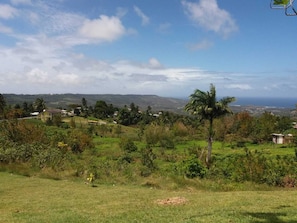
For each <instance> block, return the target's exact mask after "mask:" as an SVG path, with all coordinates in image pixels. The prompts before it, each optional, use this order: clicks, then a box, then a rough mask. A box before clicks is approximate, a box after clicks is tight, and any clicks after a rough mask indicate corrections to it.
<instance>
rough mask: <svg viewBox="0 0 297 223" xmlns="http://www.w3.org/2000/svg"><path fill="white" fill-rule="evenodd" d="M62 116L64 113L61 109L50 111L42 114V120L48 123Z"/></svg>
mask: <svg viewBox="0 0 297 223" xmlns="http://www.w3.org/2000/svg"><path fill="white" fill-rule="evenodd" d="M61 114H62V111H61V110H60V109H48V110H44V111H43V112H42V113H40V119H41V120H42V121H43V122H46V121H48V120H53V117H54V116H61Z"/></svg>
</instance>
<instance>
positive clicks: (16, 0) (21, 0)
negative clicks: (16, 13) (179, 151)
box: [11, 0, 32, 5]
mask: <svg viewBox="0 0 297 223" xmlns="http://www.w3.org/2000/svg"><path fill="white" fill-rule="evenodd" d="M11 3H12V4H13V5H21V4H23V5H31V4H32V2H31V0H11Z"/></svg>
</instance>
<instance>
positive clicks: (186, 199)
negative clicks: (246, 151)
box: [0, 173, 297, 223]
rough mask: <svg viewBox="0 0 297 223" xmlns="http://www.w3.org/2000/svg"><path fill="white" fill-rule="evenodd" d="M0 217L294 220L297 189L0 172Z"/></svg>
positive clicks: (4, 219) (5, 219) (2, 219)
mask: <svg viewBox="0 0 297 223" xmlns="http://www.w3.org/2000/svg"><path fill="white" fill-rule="evenodd" d="M0 178H1V181H0V202H1V206H0V222H2V223H6V222H7V223H8V222H39V223H41V222H61V223H62V222H63V223H64V222H74V223H75V222H228V223H230V222H254V223H256V222H267V223H268V222H269V223H273V222H277V223H281V222H287V223H293V222H297V208H296V207H297V199H296V196H297V191H296V190H289V189H270V190H252V191H231V192H211V191H204V190H197V189H193V188H190V187H189V188H186V189H178V190H162V189H155V188H150V187H145V186H132V185H125V186H123V185H106V184H104V185H101V184H97V185H96V186H95V187H91V186H90V185H88V184H85V182H83V181H79V180H77V181H66V180H60V181H57V180H51V179H42V178H37V177H24V176H19V175H14V174H9V173H0Z"/></svg>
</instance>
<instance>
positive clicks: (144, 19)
mask: <svg viewBox="0 0 297 223" xmlns="http://www.w3.org/2000/svg"><path fill="white" fill-rule="evenodd" d="M134 11H135V13H136V14H137V15H138V16H139V17H140V18H141V21H142V22H141V24H142V25H143V26H145V25H148V24H149V23H150V18H149V17H147V16H146V15H145V14H144V13H143V12H142V11H141V10H140V8H138V7H137V6H134Z"/></svg>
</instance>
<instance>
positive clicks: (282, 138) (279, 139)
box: [271, 133, 293, 144]
mask: <svg viewBox="0 0 297 223" xmlns="http://www.w3.org/2000/svg"><path fill="white" fill-rule="evenodd" d="M271 135H272V142H273V143H275V144H286V143H291V142H292V139H293V135H292V134H287V135H284V134H277V133H273V134H271Z"/></svg>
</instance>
